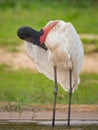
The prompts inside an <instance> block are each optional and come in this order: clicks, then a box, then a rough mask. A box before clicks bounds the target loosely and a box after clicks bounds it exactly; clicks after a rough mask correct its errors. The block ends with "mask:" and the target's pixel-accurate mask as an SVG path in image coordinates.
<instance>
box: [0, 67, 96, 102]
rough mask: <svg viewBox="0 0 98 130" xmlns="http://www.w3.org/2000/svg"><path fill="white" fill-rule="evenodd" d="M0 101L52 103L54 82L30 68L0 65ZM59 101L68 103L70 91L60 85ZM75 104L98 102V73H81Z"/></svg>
mask: <svg viewBox="0 0 98 130" xmlns="http://www.w3.org/2000/svg"><path fill="white" fill-rule="evenodd" d="M0 101H7V102H20V103H27V104H51V103H52V102H53V82H52V81H50V80H48V79H47V78H46V77H45V76H44V75H42V74H40V73H37V72H36V73H35V72H31V71H29V70H18V71H12V70H11V68H10V67H9V66H6V65H1V66H0ZM57 103H59V104H60V103H62V104H67V103H68V93H67V92H65V91H64V90H63V89H62V88H61V87H60V86H59V92H58V100H57ZM72 103H73V104H98V74H87V73H84V74H81V83H80V85H79V88H78V89H77V90H76V91H75V93H74V94H73V98H72Z"/></svg>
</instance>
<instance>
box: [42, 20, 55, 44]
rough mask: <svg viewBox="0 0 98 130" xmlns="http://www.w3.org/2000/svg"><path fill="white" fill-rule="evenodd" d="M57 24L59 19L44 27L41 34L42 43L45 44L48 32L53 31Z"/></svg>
mask: <svg viewBox="0 0 98 130" xmlns="http://www.w3.org/2000/svg"><path fill="white" fill-rule="evenodd" d="M56 24H57V21H55V22H52V23H51V24H50V25H49V26H47V27H45V28H43V29H42V30H43V33H42V35H40V44H43V43H44V42H45V40H46V37H47V35H48V33H49V32H50V31H51V29H52V28H53V27H54V26H55V25H56Z"/></svg>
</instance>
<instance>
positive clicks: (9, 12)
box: [0, 0, 98, 46]
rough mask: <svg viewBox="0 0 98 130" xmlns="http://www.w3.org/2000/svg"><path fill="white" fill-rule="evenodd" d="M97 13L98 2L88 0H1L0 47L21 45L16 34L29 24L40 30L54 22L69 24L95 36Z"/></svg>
mask: <svg viewBox="0 0 98 130" xmlns="http://www.w3.org/2000/svg"><path fill="white" fill-rule="evenodd" d="M92 5H93V6H92ZM97 12H98V6H97V3H96V2H95V3H92V2H91V0H87V1H84V0H83V1H78V2H75V1H70V2H68V1H67V0H62V1H59V0H54V1H52V0H50V1H48V0H47V1H45V0H30V1H29V2H28V1H27V0H24V1H22V0H17V1H13V0H1V1H0V18H1V19H0V46H1V45H3V46H4V45H5V46H7V45H11V46H12V45H13V46H14V45H18V44H20V43H21V40H19V39H18V37H17V35H16V32H17V29H18V28H19V27H20V26H22V25H29V26H32V27H34V28H36V29H37V30H39V29H41V28H42V27H43V26H44V25H45V24H46V23H47V22H48V21H50V20H53V19H62V20H64V21H70V22H72V23H73V25H74V26H75V27H76V29H77V31H78V33H91V34H94V33H95V34H98V29H97V28H96V27H97V26H98V22H97V21H98V14H97Z"/></svg>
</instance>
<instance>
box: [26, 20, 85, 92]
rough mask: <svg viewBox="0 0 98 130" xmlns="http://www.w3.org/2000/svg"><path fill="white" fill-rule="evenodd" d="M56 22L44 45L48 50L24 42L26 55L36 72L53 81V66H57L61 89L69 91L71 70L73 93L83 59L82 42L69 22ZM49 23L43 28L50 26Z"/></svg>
mask: <svg viewBox="0 0 98 130" xmlns="http://www.w3.org/2000/svg"><path fill="white" fill-rule="evenodd" d="M56 21H58V22H57V24H56V26H54V27H53V28H52V29H51V31H50V32H49V34H48V36H47V38H46V40H45V42H44V44H45V46H46V47H47V48H48V50H47V51H46V50H44V49H43V48H41V47H39V46H35V45H33V44H31V43H29V42H27V41H25V46H26V50H27V53H28V55H29V56H30V57H31V58H32V59H33V62H34V63H35V65H36V67H37V69H38V71H39V72H40V73H43V74H44V75H45V76H47V77H48V78H49V79H51V80H54V72H53V66H57V75H58V77H57V80H58V83H59V84H60V85H61V86H62V88H63V89H64V90H66V91H69V88H70V83H69V69H72V88H73V90H72V91H73V92H74V90H75V89H76V88H77V86H78V84H79V82H80V79H79V75H80V71H81V68H82V62H83V57H84V52H83V46H82V42H81V40H80V38H79V36H78V34H77V32H76V30H75V28H74V27H73V25H72V24H71V23H69V22H64V21H62V20H56ZM51 22H54V21H50V22H48V23H47V25H46V26H45V27H47V26H48V25H49V24H51Z"/></svg>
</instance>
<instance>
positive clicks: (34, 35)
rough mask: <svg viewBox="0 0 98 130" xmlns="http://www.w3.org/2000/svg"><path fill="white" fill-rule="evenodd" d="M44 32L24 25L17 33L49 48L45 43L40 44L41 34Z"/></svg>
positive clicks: (22, 37)
mask: <svg viewBox="0 0 98 130" xmlns="http://www.w3.org/2000/svg"><path fill="white" fill-rule="evenodd" d="M42 34H43V30H41V31H39V32H38V31H36V30H34V29H33V28H31V27H28V26H23V27H20V28H19V29H18V30H17V35H18V37H19V38H20V39H22V40H25V41H28V42H30V43H33V44H34V45H37V46H40V47H42V48H43V49H45V50H47V48H46V46H45V45H44V44H42V45H40V36H41V35H42Z"/></svg>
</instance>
